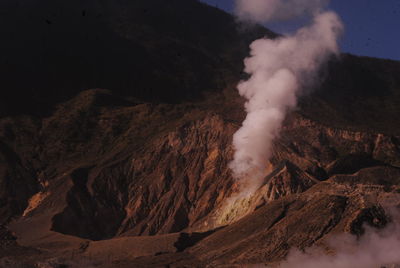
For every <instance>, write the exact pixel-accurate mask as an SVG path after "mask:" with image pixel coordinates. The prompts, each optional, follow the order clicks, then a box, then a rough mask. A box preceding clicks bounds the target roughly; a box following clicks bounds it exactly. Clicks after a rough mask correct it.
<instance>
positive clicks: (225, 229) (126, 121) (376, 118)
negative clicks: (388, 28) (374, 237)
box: [0, 0, 400, 267]
mask: <svg viewBox="0 0 400 268" xmlns="http://www.w3.org/2000/svg"><path fill="white" fill-rule="evenodd" d="M0 5H1V8H0V12H1V16H0V18H1V20H2V23H0V28H1V31H2V33H4V36H3V39H4V41H3V42H1V43H0V47H1V49H2V51H3V52H4V53H3V54H4V59H3V60H2V61H1V63H0V68H1V69H0V70H1V73H2V74H3V80H2V90H1V92H0V116H1V117H0V215H1V218H0V224H1V232H0V234H1V236H0V258H1V259H0V266H1V267H243V265H250V264H257V265H258V264H268V265H276V264H279V263H280V262H282V261H283V260H285V258H286V256H287V254H288V253H289V251H290V250H291V249H294V248H298V249H300V250H305V249H307V248H309V247H311V246H319V247H321V248H323V249H324V250H325V251H326V252H327V253H328V254H332V250H330V249H329V247H328V244H327V241H328V240H329V239H330V238H332V237H334V236H336V235H340V234H342V233H350V234H352V235H354V236H356V237H362V235H363V233H364V232H365V226H367V225H369V226H370V227H373V228H378V229H379V228H384V227H385V226H387V225H388V224H390V222H391V221H393V217H391V216H390V213H389V208H395V207H399V206H400V196H399V192H400V169H399V168H400V128H399V127H398V116H399V114H400V110H399V107H400V62H397V61H391V60H383V59H375V58H367V57H357V56H353V55H348V54H343V55H341V56H340V57H339V58H332V59H331V60H330V62H329V63H328V64H327V65H326V66H324V68H323V70H321V73H320V75H319V77H321V81H318V83H316V84H315V85H314V88H312V89H310V90H309V92H311V93H309V94H308V95H306V96H304V97H302V99H301V100H300V103H299V107H298V109H297V110H295V111H292V112H291V113H290V115H289V116H288V117H287V119H286V121H285V123H284V126H283V128H282V130H281V134H280V136H279V138H278V139H276V140H275V143H274V152H273V157H272V159H271V167H269V169H270V170H271V172H270V174H269V175H268V176H266V177H265V179H264V182H263V184H262V186H261V187H260V188H259V189H258V190H257V192H256V193H255V194H254V195H253V196H252V197H251V198H250V199H248V200H244V201H243V202H237V203H235V204H234V205H233V206H232V207H230V208H229V209H226V208H225V207H224V204H225V202H226V200H228V199H229V197H230V196H231V195H232V194H233V193H234V192H235V191H237V184H236V181H235V180H234V179H233V178H232V174H231V171H230V170H229V168H228V164H229V162H230V161H231V160H232V155H233V148H232V136H233V133H234V132H235V131H236V130H237V129H238V128H239V127H240V124H241V122H242V121H243V119H244V116H245V113H244V111H243V105H244V100H243V99H242V98H241V97H240V96H239V95H238V93H237V90H236V85H237V83H238V82H239V80H240V79H246V75H245V74H244V73H242V69H243V63H242V62H243V59H244V58H245V57H246V55H247V54H248V53H249V51H248V45H249V44H250V42H251V41H252V40H255V39H257V38H261V37H265V38H278V37H279V35H278V34H275V33H273V32H271V31H269V30H267V29H265V28H263V27H261V26H258V25H245V24H242V23H240V22H238V21H236V20H235V18H233V17H232V16H231V15H229V14H227V13H224V12H223V11H221V10H218V9H216V8H214V7H210V6H207V5H205V4H203V3H201V2H199V1H196V0H171V1H162V0H136V1H128V0H116V1H111V0H103V1H95V0H86V1H76V0H72V1H60V0H56V1H55V0H51V1H50V0H31V1H14V0H13V1H11V0H6V1H2V2H1V3H0ZM370 227H368V228H370Z"/></svg>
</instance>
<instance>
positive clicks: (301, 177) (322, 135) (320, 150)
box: [4, 90, 400, 239]
mask: <svg viewBox="0 0 400 268" xmlns="http://www.w3.org/2000/svg"><path fill="white" fill-rule="evenodd" d="M110 105H111V107H110ZM236 109H238V110H240V107H237V108H236ZM234 113H237V112H234V111H232V114H234ZM11 122H12V121H11ZM13 124H14V128H15V127H16V126H17V125H16V122H14V123H13ZM12 126H13V125H12ZM35 126H36V125H35ZM37 126H39V124H38V125H37ZM79 126H82V127H84V128H85V130H84V131H82V132H80V131H76V128H78V127H79ZM9 128H11V130H7V131H8V132H10V131H11V132H12V131H16V130H15V129H13V127H9ZM237 128H238V125H237V124H236V122H235V121H232V120H230V119H229V115H226V114H225V113H224V112H223V111H220V110H215V111H214V112H213V111H212V110H206V109H203V108H202V106H201V105H197V106H196V105H192V106H186V105H182V106H174V105H153V104H135V103H129V102H124V101H123V100H120V99H118V98H117V97H114V96H112V94H111V93H110V92H109V91H104V90H92V91H86V92H83V93H82V94H80V95H79V96H77V97H76V98H75V99H73V100H71V101H69V102H68V103H65V104H63V105H61V106H60V107H59V109H58V110H57V111H56V112H55V113H54V115H53V116H52V117H49V118H46V119H44V120H43V123H42V124H41V128H40V131H38V132H35V131H33V130H32V135H31V137H30V138H31V140H30V141H29V140H28V138H29V137H25V138H24V139H26V140H28V144H29V143H34V142H33V141H34V140H37V141H39V142H38V144H37V145H36V147H35V148H34V149H32V148H29V147H28V146H27V148H23V149H24V151H21V154H22V155H23V156H24V157H28V159H30V156H31V155H34V154H37V155H38V157H37V158H39V159H41V160H42V162H40V161H36V162H32V164H31V166H32V169H33V170H34V171H32V172H31V173H27V174H29V176H28V175H26V177H27V178H28V180H31V183H27V184H26V185H25V186H26V187H28V188H31V189H36V191H37V189H39V190H40V192H41V193H42V196H44V197H45V198H51V196H50V195H54V194H55V193H57V190H56V191H55V190H54V189H53V188H54V187H61V185H64V184H63V183H61V182H62V181H69V182H68V183H69V185H72V187H71V188H68V189H65V191H67V193H66V197H65V200H63V201H62V202H61V203H62V205H61V203H60V205H59V208H58V209H57V210H56V211H57V212H55V214H54V215H53V216H52V220H51V222H52V223H51V229H52V230H54V231H57V232H61V233H65V234H70V235H76V236H79V237H83V238H90V239H104V238H111V237H114V236H115V235H155V234H165V233H173V232H179V231H182V230H184V229H187V228H189V229H192V230H201V231H207V230H209V229H210V228H214V227H217V226H218V225H221V224H222V225H223V224H227V223H231V222H234V221H235V220H237V219H239V218H241V217H243V216H244V215H246V214H249V213H251V212H252V211H254V210H255V209H256V208H258V207H260V206H263V205H266V204H268V203H270V202H272V201H273V200H277V199H280V198H282V197H287V196H290V195H294V194H300V193H302V192H304V191H307V190H308V189H310V188H311V187H313V186H314V185H316V184H318V183H320V181H321V180H326V179H327V178H329V176H332V175H334V174H337V175H336V176H335V177H334V178H333V179H334V180H337V181H339V180H340V181H341V183H353V184H357V183H359V182H360V181H361V182H362V181H365V183H378V184H380V185H382V184H385V183H386V184H393V183H395V184H397V177H396V176H397V175H396V174H397V173H396V172H397V171H396V168H391V167H390V165H396V161H397V160H398V158H397V155H399V152H400V150H399V147H398V145H397V143H396V140H397V137H393V136H387V135H383V134H370V133H363V132H352V131H349V130H338V129H333V128H329V127H326V126H323V125H321V124H317V123H315V122H313V121H311V120H309V119H306V118H304V117H302V116H300V115H299V114H293V115H292V116H291V117H290V118H289V119H288V120H287V122H286V124H285V127H284V129H283V131H282V134H281V137H280V138H279V139H278V140H276V142H275V149H274V155H273V158H272V161H271V164H272V169H273V170H274V171H273V172H272V173H271V174H270V175H269V176H267V177H266V178H265V182H264V184H263V185H262V187H261V188H260V189H259V190H258V191H257V192H256V194H255V195H254V196H253V197H251V199H249V200H247V201H246V202H244V203H243V202H242V205H241V206H244V208H243V209H241V212H238V211H236V212H235V213H236V214H235V215H233V216H232V215H231V216H228V218H227V220H222V221H219V222H220V224H217V225H215V224H211V222H215V217H218V213H217V214H216V212H217V211H218V209H219V208H221V206H223V205H224V201H225V200H226V198H227V197H229V196H230V195H231V194H232V193H233V191H235V182H234V180H233V179H232V177H231V173H230V171H229V169H228V163H229V161H230V160H231V159H232V146H231V137H232V135H233V133H234V132H235V131H236V129H237ZM32 129H34V128H33V127H32ZM4 131H6V130H4ZM10 135H11V134H8V136H10ZM11 136H12V135H11ZM19 139H21V138H19ZM45 141H46V142H45ZM9 144H12V143H11V142H9ZM19 150H21V149H19ZM383 152H387V154H386V155H384V156H383V155H382V154H383ZM22 159H25V158H22ZM33 159H34V158H33ZM21 161H22V162H21V163H23V161H25V162H26V160H21ZM17 163H18V162H17ZM38 163H40V165H39V164H38ZM44 163H46V164H44ZM385 165H386V167H385ZM23 166H24V167H25V166H27V165H26V164H24V165H23ZM365 167H371V169H370V170H369V171H363V170H362V171H360V173H357V174H356V175H354V176H353V175H346V174H345V173H348V174H352V173H354V172H356V171H357V170H358V169H363V168H365ZM18 170H23V169H18ZM18 172H20V171H18ZM33 174H35V175H36V174H37V176H34V175H33ZM367 174H371V175H370V176H369V175H367ZM64 175H67V176H64ZM346 176H347V177H346ZM4 178H5V177H4ZM57 185H60V186H57ZM50 189H52V190H51V191H50ZM34 193H35V190H31V192H30V194H27V195H26V197H25V199H22V200H25V201H24V202H26V203H24V205H22V206H21V208H20V209H19V210H16V212H15V213H21V214H22V212H23V211H24V210H25V208H26V207H27V206H28V200H29V198H30V197H31V196H32V195H33V194H34ZM7 194H8V193H7ZM46 206H48V205H46V202H40V204H39V205H37V206H35V208H34V209H32V208H30V209H29V211H28V212H27V213H26V214H25V216H29V217H31V216H32V215H34V214H35V213H36V214H40V211H45V210H47V209H48V208H47V207H46ZM110 219H112V221H110Z"/></svg>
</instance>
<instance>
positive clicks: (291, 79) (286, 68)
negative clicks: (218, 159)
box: [230, 0, 343, 184]
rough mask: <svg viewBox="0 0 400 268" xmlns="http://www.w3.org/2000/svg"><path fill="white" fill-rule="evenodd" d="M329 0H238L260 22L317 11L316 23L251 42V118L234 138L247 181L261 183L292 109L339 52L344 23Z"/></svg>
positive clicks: (238, 166) (247, 88)
mask: <svg viewBox="0 0 400 268" xmlns="http://www.w3.org/2000/svg"><path fill="white" fill-rule="evenodd" d="M325 3H326V1H324V0H237V8H236V10H237V14H238V15H239V16H242V18H244V19H252V20H255V21H258V22H260V21H269V20H273V19H289V18H294V17H298V16H303V15H306V14H312V15H313V21H312V23H311V25H309V26H306V27H303V28H301V29H299V30H298V31H297V32H296V33H295V34H293V35H291V36H287V37H281V38H278V39H275V40H271V39H260V40H256V41H254V42H253V43H252V44H251V47H250V48H251V54H250V57H249V58H247V59H245V72H246V73H248V74H250V75H251V77H250V79H249V80H247V81H242V82H240V84H239V85H238V90H239V93H240V95H241V96H243V97H245V98H246V99H247V100H248V101H247V102H246V105H245V108H246V112H247V117H246V119H245V121H244V122H243V125H242V127H241V128H240V129H239V130H238V131H237V132H236V133H235V135H234V137H233V146H234V149H235V154H234V160H233V161H232V162H231V163H230V168H231V169H232V171H233V174H234V176H235V177H236V178H239V179H241V181H246V180H248V179H251V180H252V181H253V183H254V184H257V182H260V179H261V178H262V177H263V176H264V175H265V169H266V166H267V164H268V160H269V158H270V156H271V146H272V141H273V140H274V138H276V137H277V136H278V134H279V130H280V127H281V125H282V122H283V120H284V119H285V115H286V113H287V111H288V110H290V109H293V108H294V107H295V106H296V103H297V97H298V96H299V95H300V94H301V91H302V87H303V86H304V85H305V83H304V82H305V81H307V80H310V79H312V78H313V76H314V75H315V74H316V73H317V72H318V69H319V67H320V66H321V64H322V63H324V62H325V61H326V60H327V58H328V57H329V56H330V55H332V54H337V53H338V52H339V48H338V44H337V38H338V36H339V35H340V33H341V32H342V28H343V27H342V23H341V21H340V19H339V17H338V16H337V15H336V14H335V13H334V12H330V11H327V12H324V11H322V9H323V7H324V5H325ZM246 183H247V184H249V182H246Z"/></svg>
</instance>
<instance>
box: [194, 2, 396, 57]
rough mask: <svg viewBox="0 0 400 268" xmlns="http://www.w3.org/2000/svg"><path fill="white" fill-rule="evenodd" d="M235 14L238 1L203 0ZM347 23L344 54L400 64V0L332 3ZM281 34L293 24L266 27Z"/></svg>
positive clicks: (343, 44)
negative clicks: (234, 9)
mask: <svg viewBox="0 0 400 268" xmlns="http://www.w3.org/2000/svg"><path fill="white" fill-rule="evenodd" d="M201 1H203V2H206V3H209V4H211V5H213V6H218V7H219V8H222V9H224V10H226V11H229V12H232V10H233V3H234V0H201ZM330 8H331V9H333V10H335V11H336V12H337V13H338V14H339V15H340V16H341V18H342V20H343V21H344V23H345V27H346V31H345V34H344V36H343V38H342V40H341V47H342V51H343V52H349V53H352V54H356V55H364V56H371V57H378V58H389V59H396V60H400V0H332V1H331V4H330ZM265 26H266V27H268V28H270V29H271V30H274V31H276V32H279V33H285V32H290V31H292V30H293V29H294V28H295V27H294V25H293V23H291V24H288V23H286V24H282V23H281V24H278V23H273V24H266V25H265Z"/></svg>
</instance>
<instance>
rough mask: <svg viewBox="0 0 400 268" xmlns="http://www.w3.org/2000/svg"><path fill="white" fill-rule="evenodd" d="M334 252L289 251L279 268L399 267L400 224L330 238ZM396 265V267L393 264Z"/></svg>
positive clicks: (315, 249)
mask: <svg viewBox="0 0 400 268" xmlns="http://www.w3.org/2000/svg"><path fill="white" fill-rule="evenodd" d="M330 247H331V248H332V249H334V251H335V254H334V255H327V254H324V252H322V250H321V249H317V248H311V249H309V250H307V251H306V253H304V252H300V251H298V250H297V251H292V252H291V253H290V254H289V256H288V258H287V261H286V262H284V263H282V264H281V265H280V266H279V267H280V268H298V267H307V268H320V267H324V268H380V267H400V265H399V264H400V226H399V223H398V222H397V223H392V224H390V225H389V226H388V227H386V228H385V229H383V230H380V231H379V230H376V229H372V228H368V229H367V232H366V233H365V234H364V235H363V236H362V237H361V238H360V239H357V238H356V237H355V236H350V235H342V236H341V237H340V236H339V237H335V238H334V239H333V240H331V241H330ZM396 264H397V265H398V266H396Z"/></svg>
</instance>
